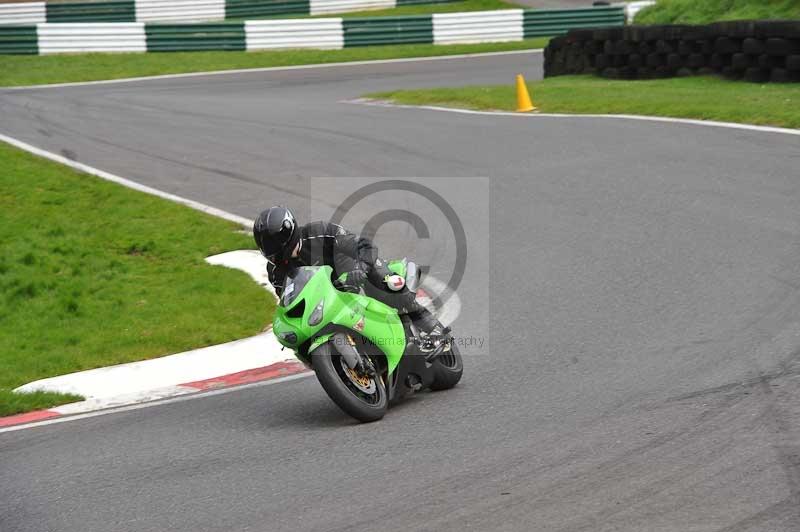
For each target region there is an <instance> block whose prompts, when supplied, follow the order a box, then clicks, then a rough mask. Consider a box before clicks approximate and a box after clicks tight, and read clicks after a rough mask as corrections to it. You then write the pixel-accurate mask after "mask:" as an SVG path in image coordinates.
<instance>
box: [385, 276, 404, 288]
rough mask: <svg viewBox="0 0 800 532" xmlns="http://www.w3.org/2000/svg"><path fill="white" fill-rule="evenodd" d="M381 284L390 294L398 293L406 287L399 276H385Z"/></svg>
mask: <svg viewBox="0 0 800 532" xmlns="http://www.w3.org/2000/svg"><path fill="white" fill-rule="evenodd" d="M383 282H384V283H386V286H387V287H388V288H389V290H391V291H392V292H399V291H400V290H402V289H403V287H405V286H406V280H405V279H404V278H403V277H402V276H400V275H387V276H386V277H384V278H383Z"/></svg>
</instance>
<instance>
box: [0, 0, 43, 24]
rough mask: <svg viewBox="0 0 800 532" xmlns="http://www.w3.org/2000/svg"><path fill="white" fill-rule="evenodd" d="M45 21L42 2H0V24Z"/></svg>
mask: <svg viewBox="0 0 800 532" xmlns="http://www.w3.org/2000/svg"><path fill="white" fill-rule="evenodd" d="M46 21H47V11H46V7H45V3H44V2H29V3H25V4H0V24H38V23H39V22H46Z"/></svg>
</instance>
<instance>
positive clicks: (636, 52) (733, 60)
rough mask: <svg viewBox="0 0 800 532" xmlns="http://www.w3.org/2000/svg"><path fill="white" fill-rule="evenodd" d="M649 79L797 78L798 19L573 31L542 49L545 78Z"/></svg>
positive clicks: (784, 80) (799, 58) (799, 70)
mask: <svg viewBox="0 0 800 532" xmlns="http://www.w3.org/2000/svg"><path fill="white" fill-rule="evenodd" d="M569 74H592V75H598V76H602V77H606V78H612V79H655V78H667V77H676V76H694V75H708V74H720V75H722V76H725V77H727V78H730V79H742V80H747V81H752V82H758V83H764V82H777V83H789V82H800V21H752V22H751V21H741V22H719V23H715V24H711V25H708V26H688V25H680V26H679V25H671V26H626V27H624V28H600V29H588V30H573V31H571V32H569V33H568V34H567V35H564V36H562V37H557V38H555V39H552V40H551V41H550V44H549V45H548V47H547V48H546V49H545V76H546V77H552V76H561V75H569Z"/></svg>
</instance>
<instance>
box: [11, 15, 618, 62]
mask: <svg viewBox="0 0 800 532" xmlns="http://www.w3.org/2000/svg"><path fill="white" fill-rule="evenodd" d="M624 23H625V11H624V9H623V8H621V7H594V8H586V9H570V10H522V9H507V10H499V11H473V12H467V13H442V14H434V15H413V16H400V17H398V16H395V17H369V18H349V19H348V18H344V19H343V18H332V17H331V18H329V17H324V18H305V19H272V20H249V21H244V22H217V23H196V24H186V23H181V24H169V23H145V22H61V23H57V22H43V23H39V24H35V25H12V26H0V54H52V53H79V52H167V51H198V50H269V49H292V48H317V49H338V48H348V47H353V46H372V45H381V44H414V43H419V44H457V43H485V42H509V41H520V40H523V39H528V38H533V37H541V36H554V35H561V34H564V33H566V32H567V31H569V30H571V29H576V28H592V27H604V26H621V25H624Z"/></svg>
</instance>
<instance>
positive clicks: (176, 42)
mask: <svg viewBox="0 0 800 532" xmlns="http://www.w3.org/2000/svg"><path fill="white" fill-rule="evenodd" d="M145 33H146V35H147V51H148V52H188V51H198V50H245V49H246V48H247V46H246V44H245V34H244V23H243V22H240V23H236V22H227V23H217V24H146V25H145Z"/></svg>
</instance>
